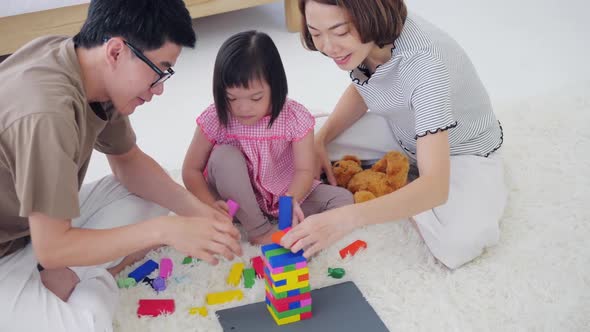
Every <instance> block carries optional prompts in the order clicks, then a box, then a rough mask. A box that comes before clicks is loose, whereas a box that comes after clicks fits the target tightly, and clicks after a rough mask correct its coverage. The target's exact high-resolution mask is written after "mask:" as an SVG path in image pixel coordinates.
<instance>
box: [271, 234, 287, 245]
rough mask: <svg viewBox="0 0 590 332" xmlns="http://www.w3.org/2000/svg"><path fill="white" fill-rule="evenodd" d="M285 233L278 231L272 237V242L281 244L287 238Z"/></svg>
mask: <svg viewBox="0 0 590 332" xmlns="http://www.w3.org/2000/svg"><path fill="white" fill-rule="evenodd" d="M285 234H286V232H285V231H278V232H275V233H274V234H273V235H272V242H273V243H276V244H281V239H282V238H283V236H285Z"/></svg>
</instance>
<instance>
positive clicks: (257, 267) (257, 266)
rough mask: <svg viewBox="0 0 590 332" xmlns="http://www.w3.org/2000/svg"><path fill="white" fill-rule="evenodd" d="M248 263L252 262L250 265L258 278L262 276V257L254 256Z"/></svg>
mask: <svg viewBox="0 0 590 332" xmlns="http://www.w3.org/2000/svg"><path fill="white" fill-rule="evenodd" d="M250 263H252V267H253V268H254V271H256V276H257V277H258V278H263V276H264V262H263V261H262V257H260V256H256V257H254V258H252V259H251V260H250Z"/></svg>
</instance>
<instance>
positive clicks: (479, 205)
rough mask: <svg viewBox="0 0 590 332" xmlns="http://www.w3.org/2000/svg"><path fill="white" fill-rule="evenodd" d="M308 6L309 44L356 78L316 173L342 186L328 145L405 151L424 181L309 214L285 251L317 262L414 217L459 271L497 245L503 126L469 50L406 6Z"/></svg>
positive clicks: (286, 240)
mask: <svg viewBox="0 0 590 332" xmlns="http://www.w3.org/2000/svg"><path fill="white" fill-rule="evenodd" d="M299 9H300V11H301V13H302V15H303V21H304V28H303V31H302V37H303V42H304V44H305V47H306V48H308V49H310V50H317V51H320V52H321V53H322V54H324V55H325V56H328V57H330V58H332V59H333V60H334V62H335V63H336V65H337V66H338V67H339V68H341V69H342V70H346V71H349V72H350V78H351V79H352V83H351V85H350V86H349V87H348V88H347V89H346V91H345V92H344V94H343V95H342V96H341V98H340V100H339V102H338V104H337V105H336V107H335V109H334V111H333V112H332V114H331V115H330V117H329V118H328V120H327V121H326V123H325V125H324V126H323V127H322V128H321V130H320V131H319V132H318V134H317V135H316V139H315V148H316V154H317V156H318V164H319V165H318V167H317V174H316V176H317V175H318V174H319V173H320V172H321V171H322V170H323V171H325V173H326V175H327V177H328V181H329V182H330V183H332V184H334V183H335V180H334V176H333V174H332V172H331V168H330V160H329V157H328V148H330V149H331V148H336V147H338V146H349V147H350V146H353V147H357V148H358V147H360V148H361V151H362V148H363V147H364V148H365V149H364V150H367V149H371V148H372V147H375V146H386V147H387V148H388V149H395V150H399V151H402V152H404V153H405V154H406V155H407V156H408V158H409V159H410V161H411V162H412V164H414V165H415V166H416V168H417V171H418V172H417V173H418V174H415V176H416V177H417V178H416V179H415V180H414V181H412V182H410V183H408V184H407V185H406V186H405V187H403V188H401V189H400V190H398V191H395V192H393V193H391V194H389V195H385V196H382V197H379V198H377V199H375V200H372V201H368V202H365V203H362V204H355V205H350V206H345V207H341V208H338V209H334V210H330V211H326V212H324V213H321V214H317V215H313V216H309V217H307V218H306V219H305V220H304V221H303V222H302V223H301V224H300V225H298V226H297V227H295V228H293V230H292V231H290V232H289V233H288V234H287V236H285V237H283V240H282V244H283V245H284V246H286V247H288V248H291V249H292V250H293V251H294V252H296V251H298V250H300V249H305V256H307V257H309V256H311V255H313V254H315V253H316V252H318V251H319V250H321V249H323V248H326V247H327V246H329V245H330V244H332V243H334V242H335V241H337V240H339V239H340V238H342V237H343V236H344V235H346V234H348V233H350V232H351V231H353V230H354V229H355V228H358V227H361V226H363V225H369V224H378V223H384V222H388V221H396V220H400V219H406V218H410V220H412V222H413V223H415V224H416V226H417V228H418V230H419V232H420V234H421V235H422V237H423V239H424V241H425V242H426V244H427V245H428V247H429V249H430V251H431V252H432V254H433V255H434V256H435V257H436V258H437V259H438V260H439V261H441V262H442V263H443V264H445V265H446V266H448V267H449V268H452V269H454V268H457V267H459V266H461V265H462V264H464V263H466V262H468V261H470V260H472V259H473V258H475V257H477V256H479V255H480V254H481V253H482V251H483V249H484V248H486V247H488V246H491V245H494V244H496V243H497V242H498V238H499V227H498V220H499V219H500V217H501V216H502V213H503V211H504V206H505V203H506V196H507V193H506V189H505V183H504V174H503V164H502V161H501V159H500V157H499V155H498V153H497V150H498V149H499V148H500V146H501V145H502V139H503V135H502V128H501V126H500V124H499V122H498V121H497V120H496V117H495V115H494V113H493V111H492V108H491V103H490V100H489V97H488V94H487V92H486V91H485V88H484V87H483V85H482V83H481V81H480V79H479V77H478V75H477V73H476V71H475V68H474V67H473V64H472V63H471V62H470V60H469V58H468V57H467V55H466V54H465V52H464V51H463V49H462V48H461V47H460V46H459V45H458V44H457V43H456V42H455V41H454V40H453V39H452V38H450V37H449V36H448V35H446V34H445V33H444V32H442V31H441V30H439V29H438V28H436V27H435V26H433V25H431V24H430V23H428V22H426V21H424V20H423V19H421V18H420V17H418V16H416V15H413V14H412V13H410V14H408V13H407V10H406V7H405V4H404V3H403V1H402V0H374V1H366V0H300V1H299ZM368 109H370V112H367V110H368ZM342 133H344V134H343V135H340V134H342ZM337 137H338V138H337ZM384 141H386V142H387V144H383V142H384ZM328 145H329V146H328ZM373 150H374V149H373ZM349 151H350V150H349ZM384 152H386V150H383V151H382V154H383V153H384ZM361 157H366V156H361ZM377 157H378V156H377ZM333 159H334V158H333Z"/></svg>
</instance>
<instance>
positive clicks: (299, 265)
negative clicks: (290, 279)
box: [295, 262, 307, 269]
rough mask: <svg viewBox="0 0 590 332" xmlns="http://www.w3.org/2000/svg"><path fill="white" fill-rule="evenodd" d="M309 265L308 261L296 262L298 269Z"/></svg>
mask: <svg viewBox="0 0 590 332" xmlns="http://www.w3.org/2000/svg"><path fill="white" fill-rule="evenodd" d="M306 266H307V262H299V263H296V264H295V268H296V269H302V268H304V267H306Z"/></svg>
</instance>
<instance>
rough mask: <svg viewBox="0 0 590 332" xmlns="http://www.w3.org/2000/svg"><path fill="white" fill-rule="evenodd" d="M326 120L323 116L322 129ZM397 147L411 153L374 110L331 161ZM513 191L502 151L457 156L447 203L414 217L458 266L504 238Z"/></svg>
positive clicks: (440, 254) (332, 149) (439, 253)
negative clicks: (501, 226) (509, 191)
mask: <svg viewBox="0 0 590 332" xmlns="http://www.w3.org/2000/svg"><path fill="white" fill-rule="evenodd" d="M326 119H327V118H326V117H320V118H318V119H317V121H316V130H317V129H318V128H320V127H321V126H322V125H323V123H324V122H325V120H326ZM392 150H397V151H400V152H403V153H406V154H407V152H406V151H404V149H402V148H401V147H400V146H399V144H398V143H397V139H396V138H395V137H394V135H393V132H392V131H391V129H390V128H389V125H388V123H387V121H386V120H385V119H384V118H383V117H381V116H379V115H376V114H372V113H371V112H368V113H367V114H365V115H364V116H363V117H362V118H361V119H359V121H357V122H356V123H355V124H354V125H352V126H351V127H350V128H349V129H348V130H347V131H345V132H344V133H342V134H341V135H340V136H338V137H336V139H334V140H333V141H332V142H331V143H330V144H329V145H328V152H329V155H330V159H331V160H338V159H340V158H342V156H344V155H346V154H352V155H356V156H358V157H359V158H360V159H363V160H376V159H380V158H381V157H382V156H383V155H384V154H385V153H386V152H389V151H392ZM410 159H415V158H410ZM507 195H508V194H507V190H506V184H505V180H504V165H503V162H502V158H501V157H500V155H499V154H498V153H497V152H496V153H493V154H492V155H490V156H489V157H487V158H486V157H479V156H473V155H462V156H451V178H450V188H449V198H448V200H447V202H446V203H445V204H444V205H441V206H438V207H435V208H433V209H431V210H427V211H424V212H422V213H419V214H417V215H415V216H413V219H414V220H415V222H416V225H417V226H418V229H419V230H420V233H421V234H422V237H423V238H424V241H425V242H426V245H427V246H428V248H429V249H430V251H431V252H432V254H433V255H434V256H435V257H436V258H437V259H438V260H439V261H441V262H442V263H443V264H445V265H446V266H448V267H449V268H451V269H454V268H457V267H459V266H461V265H463V264H465V263H467V262H469V261H471V260H472V259H474V258H475V257H477V256H479V255H481V253H482V252H483V250H484V249H485V248H486V247H489V246H492V245H495V244H497V243H498V240H499V236H500V230H499V225H498V222H499V220H500V218H501V217H502V214H503V213H504V207H505V205H506V200H507Z"/></svg>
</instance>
